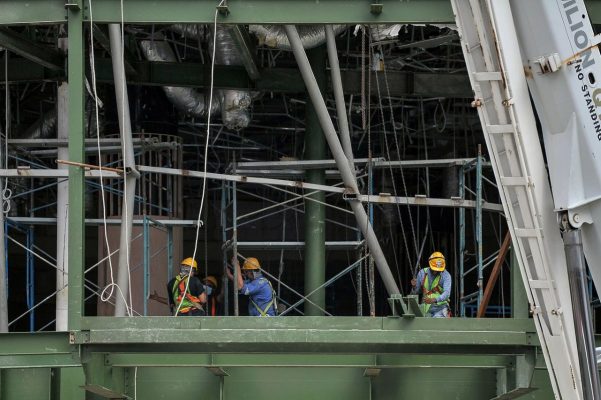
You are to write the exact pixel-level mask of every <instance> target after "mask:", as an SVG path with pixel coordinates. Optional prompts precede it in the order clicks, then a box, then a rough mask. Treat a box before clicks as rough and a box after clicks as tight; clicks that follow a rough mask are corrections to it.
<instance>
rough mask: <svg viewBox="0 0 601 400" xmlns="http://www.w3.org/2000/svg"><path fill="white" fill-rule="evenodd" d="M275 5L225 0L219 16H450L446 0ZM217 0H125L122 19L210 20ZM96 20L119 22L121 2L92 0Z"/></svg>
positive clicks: (351, 19) (234, 20)
mask: <svg viewBox="0 0 601 400" xmlns="http://www.w3.org/2000/svg"><path fill="white" fill-rule="evenodd" d="M285 3H286V4H285V5H283V6H280V7H274V3H273V1H272V0H253V1H248V0H229V1H228V2H227V6H228V10H229V13H228V14H227V16H226V15H223V14H219V16H218V22H221V23H228V24H259V23H263V24H282V23H311V24H323V23H349V24H355V23H377V24H383V23H389V22H404V23H410V22H421V23H448V22H451V21H452V20H453V12H452V10H451V3H450V1H449V0H414V1H398V0H382V1H381V3H382V4H383V11H382V13H381V14H379V15H375V14H372V13H371V7H370V2H369V1H363V0H323V1H319V2H316V1H314V0H309V1H302V0H293V1H286V2H285ZM216 4H217V2H215V1H213V0H194V1H191V0H164V1H154V2H153V4H152V7H149V6H148V1H146V0H127V1H125V2H124V8H123V14H124V15H123V17H124V20H125V22H126V23H142V24H144V23H176V22H178V23H201V24H208V23H213V19H214V18H215V8H216ZM93 7H94V8H93V16H94V20H96V21H98V22H119V21H120V20H121V13H120V3H119V1H117V0H94V2H93Z"/></svg>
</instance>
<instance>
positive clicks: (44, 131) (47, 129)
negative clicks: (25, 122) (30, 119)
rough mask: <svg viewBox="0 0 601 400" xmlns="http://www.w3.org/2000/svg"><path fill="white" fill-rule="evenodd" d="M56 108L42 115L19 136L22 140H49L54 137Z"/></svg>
mask: <svg viewBox="0 0 601 400" xmlns="http://www.w3.org/2000/svg"><path fill="white" fill-rule="evenodd" d="M55 128H56V108H53V109H52V110H50V111H48V112H46V113H44V114H43V115H42V116H41V117H40V118H39V119H38V120H37V121H36V122H34V123H33V125H31V126H30V127H29V128H27V130H26V131H25V133H24V134H23V135H22V136H21V137H22V138H23V139H49V138H51V137H56V129H55Z"/></svg>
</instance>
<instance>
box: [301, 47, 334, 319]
mask: <svg viewBox="0 0 601 400" xmlns="http://www.w3.org/2000/svg"><path fill="white" fill-rule="evenodd" d="M307 56H308V57H309V62H310V63H311V68H312V69H313V74H314V75H315V79H316V81H317V85H318V86H319V89H320V90H321V93H322V95H325V94H326V91H327V86H328V77H327V75H326V58H327V56H326V49H325V46H320V47H317V48H315V49H311V50H309V51H307ZM326 148H327V144H326V137H325V135H324V133H323V130H322V129H321V125H320V123H319V117H318V116H317V112H316V111H315V108H314V106H313V102H311V99H310V98H308V97H307V103H306V105H305V154H304V159H305V160H324V159H326V158H328V157H327V151H326ZM305 179H306V181H307V182H311V183H316V184H319V185H325V183H326V173H325V170H323V169H311V170H307V172H306V176H305ZM325 201H326V196H325V192H317V193H314V194H312V195H310V196H307V199H305V218H304V219H305V258H304V266H305V279H304V282H305V285H304V292H305V296H307V295H309V294H310V293H312V292H314V291H315V290H316V289H317V288H319V287H321V286H323V284H324V283H325V281H326V244H325V243H326V223H325V222H326V221H325V220H326V206H325V205H324V204H325ZM309 299H310V300H311V302H312V303H313V304H312V303H309V302H305V304H304V306H305V307H304V310H305V315H324V313H323V311H322V310H324V309H325V307H326V290H325V288H322V289H321V290H318V291H317V292H315V293H313V294H312V295H311V296H310V297H309Z"/></svg>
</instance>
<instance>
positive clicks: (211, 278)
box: [203, 275, 217, 287]
mask: <svg viewBox="0 0 601 400" xmlns="http://www.w3.org/2000/svg"><path fill="white" fill-rule="evenodd" d="M203 281H204V282H205V283H207V282H208V283H210V284H211V285H213V287H217V278H215V277H214V276H213V275H209V276H207V277H206V278H204V279H203Z"/></svg>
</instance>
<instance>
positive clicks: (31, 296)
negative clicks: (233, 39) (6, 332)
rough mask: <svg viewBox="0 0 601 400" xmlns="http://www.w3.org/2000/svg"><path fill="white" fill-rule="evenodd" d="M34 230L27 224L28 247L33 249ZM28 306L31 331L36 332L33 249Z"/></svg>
mask: <svg viewBox="0 0 601 400" xmlns="http://www.w3.org/2000/svg"><path fill="white" fill-rule="evenodd" d="M33 244H34V230H33V225H29V226H27V248H28V249H33ZM26 258H27V262H26V263H27V307H29V308H30V309H31V311H30V312H29V332H35V309H34V308H33V306H34V305H35V256H34V255H33V253H32V252H31V251H28V252H27V256H26Z"/></svg>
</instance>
